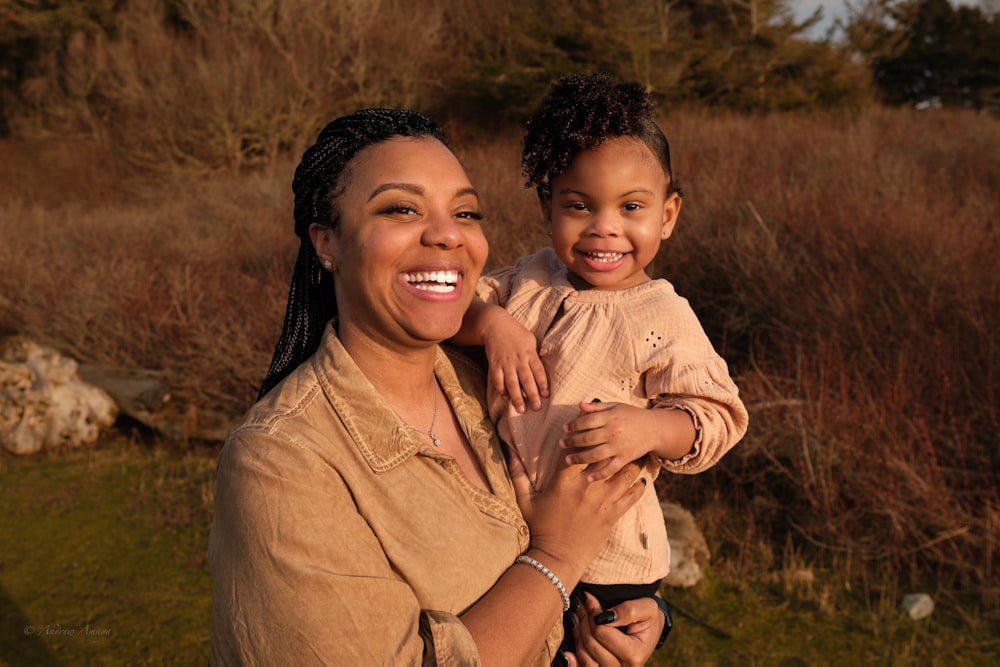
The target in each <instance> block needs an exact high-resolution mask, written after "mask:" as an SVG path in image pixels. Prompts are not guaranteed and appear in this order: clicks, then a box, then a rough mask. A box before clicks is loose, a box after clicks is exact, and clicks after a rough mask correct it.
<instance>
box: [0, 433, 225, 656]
mask: <svg viewBox="0 0 1000 667" xmlns="http://www.w3.org/2000/svg"><path fill="white" fill-rule="evenodd" d="M214 467H215V454H214V452H212V453H189V454H185V455H177V454H171V453H169V452H165V451H162V450H155V449H148V448H146V447H144V446H142V445H139V444H136V443H130V442H128V441H127V439H126V438H124V437H122V436H119V435H115V436H113V438H112V441H111V442H109V443H108V444H106V445H103V446H102V447H100V448H99V449H96V450H91V451H75V452H64V453H56V454H49V455H45V456H42V457H39V458H34V459H26V460H14V459H12V458H10V457H5V458H4V459H3V465H2V468H0V506H2V507H3V508H4V511H3V513H2V515H0V534H2V535H3V540H2V545H0V614H2V622H0V663H3V664H10V665H63V664H69V665H77V664H119V665H124V664H167V663H169V664H201V665H204V664H206V663H207V661H208V649H209V619H210V615H211V584H210V579H209V575H208V567H207V561H206V558H205V550H206V544H207V538H208V528H209V523H210V520H211V479H212V473H213V470H214Z"/></svg>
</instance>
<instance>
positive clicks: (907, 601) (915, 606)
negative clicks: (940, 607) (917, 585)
mask: <svg viewBox="0 0 1000 667" xmlns="http://www.w3.org/2000/svg"><path fill="white" fill-rule="evenodd" d="M899 606H900V607H902V608H903V610H904V611H906V613H907V614H909V615H910V618H912V619H913V620H914V621H919V620H920V619H922V618H927V617H928V616H930V615H931V614H932V613H933V612H934V599H933V598H932V597H931V596H930V595H928V594H927V593H910V594H909V595H904V596H903V601H902V602H900V604H899Z"/></svg>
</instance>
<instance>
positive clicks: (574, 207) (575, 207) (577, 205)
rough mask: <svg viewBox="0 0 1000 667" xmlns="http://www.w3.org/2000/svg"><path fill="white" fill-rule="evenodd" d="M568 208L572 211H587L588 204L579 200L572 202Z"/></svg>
mask: <svg viewBox="0 0 1000 667" xmlns="http://www.w3.org/2000/svg"><path fill="white" fill-rule="evenodd" d="M566 208H568V209H569V210H571V211H586V210H587V205H586V204H584V203H583V202H579V201H578V202H573V203H572V204H570V205H569V206H567V207H566Z"/></svg>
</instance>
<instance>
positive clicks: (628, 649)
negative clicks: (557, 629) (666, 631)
mask: <svg viewBox="0 0 1000 667" xmlns="http://www.w3.org/2000/svg"><path fill="white" fill-rule="evenodd" d="M584 595H585V596H586V600H585V602H584V604H582V605H580V607H579V609H577V610H576V611H575V612H574V616H575V617H576V621H577V622H576V628H575V629H574V630H573V637H574V639H575V640H576V653H575V654H573V653H570V654H567V656H566V657H567V659H568V660H569V664H570V665H571V666H573V667H576V666H579V667H589V666H590V665H645V664H646V661H648V660H649V658H650V656H652V655H653V651H655V650H656V643H657V642H658V641H659V639H660V633H661V632H662V631H663V624H664V622H665V619H664V617H663V612H661V611H660V607H659V605H657V604H656V601H655V600H653V599H652V598H636V599H634V600H626V601H625V602H622V603H621V604H619V605H617V606H615V607H612V608H611V609H608V610H607V611H606V612H605V611H604V610H602V609H601V605H600V603H598V602H597V600H596V599H595V598H594V596H592V595H591V594H590V593H585V594H584ZM602 613H603V614H606V615H605V616H603V617H602V620H603V619H606V618H608V616H607V615H610V614H612V613H613V614H614V620H612V621H611V622H609V623H606V624H600V625H599V624H598V623H597V622H596V620H597V619H598V618H599V617H598V614H602ZM620 628H624V629H625V631H624V632H622V630H621V629H620Z"/></svg>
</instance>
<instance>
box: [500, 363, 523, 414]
mask: <svg viewBox="0 0 1000 667" xmlns="http://www.w3.org/2000/svg"><path fill="white" fill-rule="evenodd" d="M504 383H505V388H504V392H505V395H506V396H507V397H508V398H509V399H510V404H511V405H513V406H514V409H515V410H517V411H518V412H519V413H521V412H524V394H522V393H521V382H520V380H519V379H518V375H517V371H513V372H511V373H506V374H504Z"/></svg>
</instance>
